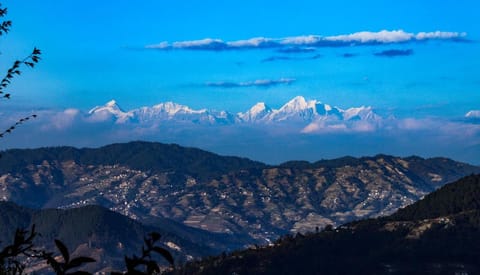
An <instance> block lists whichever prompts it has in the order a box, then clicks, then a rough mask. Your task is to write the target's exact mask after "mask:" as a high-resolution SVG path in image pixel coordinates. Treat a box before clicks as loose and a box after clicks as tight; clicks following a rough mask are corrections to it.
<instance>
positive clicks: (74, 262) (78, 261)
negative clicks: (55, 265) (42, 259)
mask: <svg viewBox="0 0 480 275" xmlns="http://www.w3.org/2000/svg"><path fill="white" fill-rule="evenodd" d="M93 262H95V259H92V258H90V257H77V258H73V259H72V260H71V261H70V263H68V265H67V267H68V268H69V269H70V268H74V267H77V266H81V265H82V264H86V263H93Z"/></svg>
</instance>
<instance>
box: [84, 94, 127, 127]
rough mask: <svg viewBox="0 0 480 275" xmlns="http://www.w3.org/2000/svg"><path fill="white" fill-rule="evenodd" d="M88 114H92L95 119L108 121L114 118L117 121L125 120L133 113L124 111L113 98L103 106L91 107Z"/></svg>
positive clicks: (91, 116) (91, 117)
mask: <svg viewBox="0 0 480 275" xmlns="http://www.w3.org/2000/svg"><path fill="white" fill-rule="evenodd" d="M88 114H89V115H90V119H92V120H94V121H106V120H112V119H113V120H115V121H116V122H117V123H122V122H125V121H127V120H128V119H130V118H131V117H132V114H131V113H129V112H124V111H123V110H122V109H121V108H120V106H118V104H117V102H116V101H115V100H113V99H112V100H110V101H109V102H107V103H106V104H105V105H103V106H96V107H95V108H93V109H91V110H90V111H89V112H88Z"/></svg>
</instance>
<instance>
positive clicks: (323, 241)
mask: <svg viewBox="0 0 480 275" xmlns="http://www.w3.org/2000/svg"><path fill="white" fill-rule="evenodd" d="M479 192H480V175H472V176H468V177H465V178H462V179H460V180H458V181H456V182H454V183H451V184H448V185H446V186H445V187H443V188H441V189H440V190H438V191H436V192H433V193H432V194H430V195H428V196H426V197H425V198H424V199H423V200H421V201H419V202H417V203H415V204H413V205H411V206H408V207H406V208H405V209H402V210H399V211H398V212H397V213H395V214H393V215H391V216H389V217H385V218H379V219H369V220H363V221H358V222H353V223H350V224H346V225H343V226H340V227H338V228H336V229H332V228H327V229H326V230H324V231H322V232H320V233H317V234H307V235H300V234H298V235H296V236H285V237H283V238H281V239H279V240H278V241H277V242H276V243H275V245H273V246H270V247H264V248H257V249H253V248H252V249H248V250H244V251H238V252H234V253H231V254H228V255H222V256H220V257H216V258H209V259H206V260H204V261H201V262H194V263H190V264H188V265H187V266H186V267H185V268H184V269H182V270H181V271H177V274H181V273H182V272H186V273H188V274H233V273H237V274H478V273H479V272H480V264H479V262H478V259H480V207H479V204H478V194H479Z"/></svg>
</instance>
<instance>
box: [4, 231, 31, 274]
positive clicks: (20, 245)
mask: <svg viewBox="0 0 480 275" xmlns="http://www.w3.org/2000/svg"><path fill="white" fill-rule="evenodd" d="M37 235H38V233H37V232H36V231H35V225H33V226H32V229H31V230H30V231H28V230H25V229H17V230H16V231H15V236H14V238H13V244H11V245H8V246H6V247H5V248H4V249H3V250H2V251H1V252H0V264H1V267H0V273H6V274H22V273H23V270H24V269H25V263H24V262H23V261H20V260H19V259H18V257H19V256H27V257H35V254H36V252H37V251H36V250H35V249H34V246H33V239H34V238H35V237H36V236H37Z"/></svg>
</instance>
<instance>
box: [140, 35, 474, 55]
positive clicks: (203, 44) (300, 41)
mask: <svg viewBox="0 0 480 275" xmlns="http://www.w3.org/2000/svg"><path fill="white" fill-rule="evenodd" d="M466 36H467V33H465V32H461V33H460V32H444V31H434V32H419V33H417V34H415V33H409V32H405V31H403V30H391V31H389V30H382V31H378V32H371V31H361V32H355V33H351V34H341V35H334V36H320V35H300V36H291V37H284V38H268V37H254V38H249V39H245V40H236V41H223V40H221V39H212V38H205V39H200V40H190V41H177V42H167V41H164V42H161V43H159V44H156V45H147V46H145V48H147V49H158V50H172V49H184V50H188V49H190V50H205V51H223V50H242V49H258V48H285V47H298V46H305V47H318V48H320V47H332V46H335V47H348V46H352V45H370V44H394V43H407V42H416V41H425V40H447V41H448V40H457V39H465V38H466Z"/></svg>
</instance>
